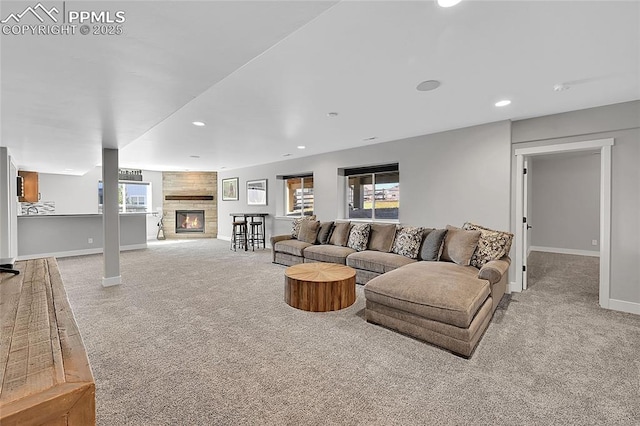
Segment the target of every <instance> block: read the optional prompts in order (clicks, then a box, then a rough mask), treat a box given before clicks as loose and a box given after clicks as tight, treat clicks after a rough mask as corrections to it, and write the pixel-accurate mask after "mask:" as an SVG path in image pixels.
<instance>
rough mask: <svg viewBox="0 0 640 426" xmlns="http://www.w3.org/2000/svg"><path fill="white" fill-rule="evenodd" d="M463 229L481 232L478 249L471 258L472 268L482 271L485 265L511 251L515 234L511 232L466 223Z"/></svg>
mask: <svg viewBox="0 0 640 426" xmlns="http://www.w3.org/2000/svg"><path fill="white" fill-rule="evenodd" d="M462 229H466V230H469V231H480V240H479V241H478V248H476V251H475V252H474V253H473V256H472V257H471V266H475V267H476V268H478V269H480V268H482V267H483V266H484V264H485V263H487V262H489V261H491V260H497V259H500V258H501V257H503V256H506V255H508V254H509V250H511V243H512V242H513V234H512V233H510V232H503V231H496V230H493V229H489V228H485V227H484V226H480V225H476V224H475V223H471V222H467V223H465V224H464V225H463V226H462Z"/></svg>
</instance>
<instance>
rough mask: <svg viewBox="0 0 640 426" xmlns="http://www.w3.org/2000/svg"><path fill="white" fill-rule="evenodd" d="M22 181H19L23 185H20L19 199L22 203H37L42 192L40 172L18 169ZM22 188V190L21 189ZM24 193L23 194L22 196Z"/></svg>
mask: <svg viewBox="0 0 640 426" xmlns="http://www.w3.org/2000/svg"><path fill="white" fill-rule="evenodd" d="M18 176H20V178H21V179H19V181H20V180H21V181H22V182H21V183H20V182H18V183H19V185H20V184H21V187H20V186H19V187H18V201H20V202H21V203H24V202H27V203H37V202H38V200H39V199H40V193H39V192H38V172H25V171H23V170H20V171H18ZM21 188H22V191H21V190H20V189H21ZM20 194H22V196H20Z"/></svg>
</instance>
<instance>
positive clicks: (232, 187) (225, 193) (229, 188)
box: [222, 177, 238, 201]
mask: <svg viewBox="0 0 640 426" xmlns="http://www.w3.org/2000/svg"><path fill="white" fill-rule="evenodd" d="M222 201H238V178H237V177H235V178H229V179H222Z"/></svg>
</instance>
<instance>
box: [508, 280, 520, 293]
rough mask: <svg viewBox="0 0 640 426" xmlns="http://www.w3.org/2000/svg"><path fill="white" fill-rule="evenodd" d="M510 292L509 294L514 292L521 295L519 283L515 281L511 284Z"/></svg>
mask: <svg viewBox="0 0 640 426" xmlns="http://www.w3.org/2000/svg"><path fill="white" fill-rule="evenodd" d="M508 290H509V293H513V292H515V293H520V292H521V291H522V289H521V288H520V287H519V286H518V283H516V282H513V281H512V282H510V283H509V289H508Z"/></svg>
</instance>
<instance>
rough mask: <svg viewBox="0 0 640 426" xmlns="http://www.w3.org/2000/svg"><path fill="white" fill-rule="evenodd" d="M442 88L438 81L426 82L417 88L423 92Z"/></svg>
mask: <svg viewBox="0 0 640 426" xmlns="http://www.w3.org/2000/svg"><path fill="white" fill-rule="evenodd" d="M438 87H440V82H439V81H438V80H426V81H423V82H422V83H420V84H418V85H417V86H416V89H417V90H419V91H421V92H428V91H430V90H435V89H437V88H438Z"/></svg>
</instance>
